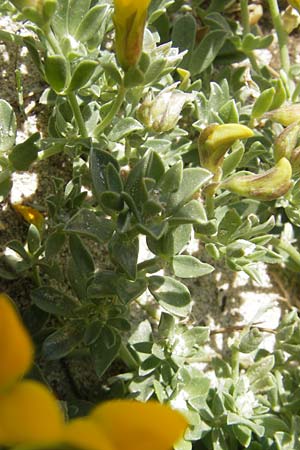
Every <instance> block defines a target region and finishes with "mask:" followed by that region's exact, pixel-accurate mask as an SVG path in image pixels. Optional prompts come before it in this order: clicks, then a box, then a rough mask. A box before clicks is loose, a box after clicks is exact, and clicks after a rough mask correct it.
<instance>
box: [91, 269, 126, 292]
mask: <svg viewBox="0 0 300 450" xmlns="http://www.w3.org/2000/svg"><path fill="white" fill-rule="evenodd" d="M118 279H119V275H118V274H117V273H115V272H112V271H110V270H106V271H103V272H97V273H96V274H95V276H94V277H93V279H92V280H91V281H90V283H89V287H88V297H91V298H93V297H94V298H99V297H108V296H112V295H117V282H118Z"/></svg>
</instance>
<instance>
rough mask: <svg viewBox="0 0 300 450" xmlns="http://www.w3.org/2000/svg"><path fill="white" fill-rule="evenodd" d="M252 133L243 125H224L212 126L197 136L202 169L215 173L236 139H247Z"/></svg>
mask: <svg viewBox="0 0 300 450" xmlns="http://www.w3.org/2000/svg"><path fill="white" fill-rule="evenodd" d="M252 136H253V131H252V130H251V129H250V128H248V127H246V126H245V125H240V124H237V123H226V124H222V125H218V124H212V125H209V126H208V127H206V128H205V129H204V130H203V131H202V133H201V134H200V136H199V140H198V149H199V158H200V163H201V166H202V167H205V168H206V169H209V170H210V171H211V172H213V173H216V172H217V171H218V169H219V168H220V167H221V166H222V164H223V160H224V156H225V153H226V152H227V150H228V149H229V148H230V147H231V146H232V144H233V143H234V142H235V141H236V140H237V139H247V138H249V137H252Z"/></svg>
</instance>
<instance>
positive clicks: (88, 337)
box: [83, 319, 103, 345]
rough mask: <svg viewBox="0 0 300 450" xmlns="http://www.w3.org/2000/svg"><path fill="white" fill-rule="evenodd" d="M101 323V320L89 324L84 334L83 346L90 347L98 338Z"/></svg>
mask: <svg viewBox="0 0 300 450" xmlns="http://www.w3.org/2000/svg"><path fill="white" fill-rule="evenodd" d="M102 327H103V323H102V322H101V320H98V319H95V320H93V321H92V322H90V323H89V324H88V325H87V327H86V329H85V332H84V336H83V341H84V343H85V345H91V344H93V343H94V342H96V340H97V339H98V338H99V336H100V333H101V331H102Z"/></svg>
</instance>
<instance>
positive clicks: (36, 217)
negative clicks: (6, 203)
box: [12, 203, 44, 230]
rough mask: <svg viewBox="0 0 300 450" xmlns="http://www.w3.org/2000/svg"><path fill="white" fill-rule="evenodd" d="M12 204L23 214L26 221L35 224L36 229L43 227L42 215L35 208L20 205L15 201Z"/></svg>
mask: <svg viewBox="0 0 300 450" xmlns="http://www.w3.org/2000/svg"><path fill="white" fill-rule="evenodd" d="M12 206H13V208H14V209H15V210H16V211H17V212H18V213H20V214H21V215H22V216H23V218H24V219H25V220H26V222H28V223H31V224H33V225H35V226H36V227H37V229H38V230H41V229H42V228H43V223H44V216H43V215H42V214H41V213H40V212H39V211H38V210H37V209H34V208H31V207H30V206H25V205H21V204H20V203H15V204H14V205H12Z"/></svg>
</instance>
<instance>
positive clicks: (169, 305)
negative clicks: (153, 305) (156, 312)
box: [149, 276, 191, 317]
mask: <svg viewBox="0 0 300 450" xmlns="http://www.w3.org/2000/svg"><path fill="white" fill-rule="evenodd" d="M149 291H150V292H151V294H152V295H153V297H154V298H155V299H156V300H157V301H158V303H159V304H160V305H161V306H162V307H163V308H164V309H165V310H166V311H168V312H169V313H170V314H174V315H176V316H180V317H186V316H187V315H188V314H189V313H190V311H191V296H190V293H189V290H188V289H187V287H186V286H184V284H182V283H180V282H179V281H177V280H175V279H173V278H171V277H166V276H164V277H162V276H152V277H150V278H149Z"/></svg>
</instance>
